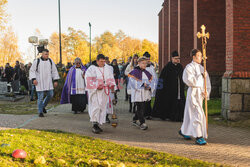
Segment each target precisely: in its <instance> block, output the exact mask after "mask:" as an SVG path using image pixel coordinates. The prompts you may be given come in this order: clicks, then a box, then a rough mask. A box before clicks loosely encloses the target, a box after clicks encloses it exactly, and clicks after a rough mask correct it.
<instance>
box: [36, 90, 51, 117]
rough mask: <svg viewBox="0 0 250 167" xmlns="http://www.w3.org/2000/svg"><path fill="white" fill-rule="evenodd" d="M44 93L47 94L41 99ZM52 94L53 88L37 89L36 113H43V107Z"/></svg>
mask: <svg viewBox="0 0 250 167" xmlns="http://www.w3.org/2000/svg"><path fill="white" fill-rule="evenodd" d="M44 93H46V94H47V96H46V97H45V99H44V100H43V97H44ZM53 95H54V91H53V90H48V91H37V98H38V100H37V106H38V114H40V113H43V108H45V107H46V106H47V105H48V103H49V101H50V100H51V99H52V97H53Z"/></svg>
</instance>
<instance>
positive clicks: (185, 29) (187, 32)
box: [180, 0, 194, 67]
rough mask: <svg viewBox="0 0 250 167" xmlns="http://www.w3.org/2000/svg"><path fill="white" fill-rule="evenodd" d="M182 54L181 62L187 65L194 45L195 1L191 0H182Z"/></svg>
mask: <svg viewBox="0 0 250 167" xmlns="http://www.w3.org/2000/svg"><path fill="white" fill-rule="evenodd" d="M180 2H181V3H180V9H181V10H180V20H181V22H180V31H181V32H180V56H181V64H182V65H183V66H184V67H185V66H186V65H187V64H188V63H190V62H191V60H192V59H191V57H190V56H189V53H190V51H191V50H192V49H193V47H194V44H193V43H194V42H193V40H194V36H193V34H194V32H193V29H194V28H193V27H194V24H193V21H194V16H193V14H194V13H193V10H194V9H193V5H194V4H193V1H191V0H188V1H186V0H181V1H180Z"/></svg>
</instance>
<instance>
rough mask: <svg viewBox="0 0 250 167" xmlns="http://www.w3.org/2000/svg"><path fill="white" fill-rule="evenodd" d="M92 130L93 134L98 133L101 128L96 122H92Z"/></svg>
mask: <svg viewBox="0 0 250 167" xmlns="http://www.w3.org/2000/svg"><path fill="white" fill-rule="evenodd" d="M92 132H93V133H95V134H99V133H101V132H103V130H102V129H101V128H100V127H99V126H98V125H97V124H94V125H93V128H92Z"/></svg>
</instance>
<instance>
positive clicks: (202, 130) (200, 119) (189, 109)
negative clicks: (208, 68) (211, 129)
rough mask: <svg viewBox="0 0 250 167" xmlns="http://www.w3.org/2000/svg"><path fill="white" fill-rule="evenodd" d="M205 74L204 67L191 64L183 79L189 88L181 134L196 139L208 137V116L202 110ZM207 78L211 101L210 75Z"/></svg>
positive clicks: (187, 67) (185, 70)
mask: <svg viewBox="0 0 250 167" xmlns="http://www.w3.org/2000/svg"><path fill="white" fill-rule="evenodd" d="M203 72H204V68H203V66H202V65H200V64H198V63H195V62H191V63H190V64H188V65H187V66H186V68H185V69H184V72H183V77H182V78H183V81H184V83H185V84H186V85H187V86H188V91H187V99H186V105H185V111H184V119H183V124H182V127H181V132H182V133H183V134H184V135H188V136H193V137H195V138H196V137H204V138H207V137H208V135H207V130H206V128H207V127H206V116H205V113H204V111H203V108H202V105H203V100H204V97H203V95H202V93H203V92H205V91H204V90H205V89H204V78H203V75H202V73H203ZM206 78H207V79H206V81H207V97H208V99H209V94H210V91H211V83H210V79H209V75H208V74H207V77H206Z"/></svg>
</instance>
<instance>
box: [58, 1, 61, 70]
mask: <svg viewBox="0 0 250 167" xmlns="http://www.w3.org/2000/svg"><path fill="white" fill-rule="evenodd" d="M60 2H61V1H60V0H58V13H59V50H60V63H59V64H60V65H62V32H61V3H60Z"/></svg>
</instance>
